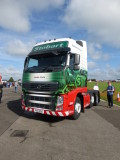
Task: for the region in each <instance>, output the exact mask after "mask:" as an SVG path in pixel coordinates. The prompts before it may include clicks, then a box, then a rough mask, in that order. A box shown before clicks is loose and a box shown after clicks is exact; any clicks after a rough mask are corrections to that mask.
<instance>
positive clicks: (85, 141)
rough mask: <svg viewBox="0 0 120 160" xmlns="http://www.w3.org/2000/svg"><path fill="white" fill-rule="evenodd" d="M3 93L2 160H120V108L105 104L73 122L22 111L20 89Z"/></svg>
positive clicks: (0, 114)
mask: <svg viewBox="0 0 120 160" xmlns="http://www.w3.org/2000/svg"><path fill="white" fill-rule="evenodd" d="M3 93H4V94H3V98H2V103H1V104H0V160H8V159H9V160H38V159H39V160H120V107H118V106H114V107H113V108H108V107H107V102H104V101H101V102H100V104H99V106H95V107H92V108H90V109H86V110H85V113H81V115H80V117H79V119H78V120H71V119H70V118H68V117H66V118H60V117H52V116H45V115H41V114H34V113H28V112H26V111H25V112H24V111H22V109H21V88H20V87H19V90H18V93H15V92H14V88H4V89H3Z"/></svg>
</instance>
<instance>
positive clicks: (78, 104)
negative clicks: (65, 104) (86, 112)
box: [72, 97, 81, 120]
mask: <svg viewBox="0 0 120 160" xmlns="http://www.w3.org/2000/svg"><path fill="white" fill-rule="evenodd" d="M80 112H81V101H80V98H78V97H76V100H75V104H74V114H73V116H72V118H73V119H74V120H76V119H78V118H79V116H80Z"/></svg>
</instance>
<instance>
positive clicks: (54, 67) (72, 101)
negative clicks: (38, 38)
mask: <svg viewBox="0 0 120 160" xmlns="http://www.w3.org/2000/svg"><path fill="white" fill-rule="evenodd" d="M87 75H88V69H87V44H86V41H83V40H73V39H71V38H61V39H54V40H49V41H44V42H41V43H37V44H36V45H35V46H34V47H33V49H32V51H31V52H30V53H29V54H28V56H27V57H26V59H25V62H24V70H23V77H22V92H23V94H22V109H23V110H26V111H28V112H35V113H41V114H47V115H52V116H61V117H66V116H71V117H72V118H73V119H78V118H79V116H80V113H81V112H84V110H85V108H86V107H91V106H92V105H98V103H99V102H100V94H99V91H94V90H88V89H87Z"/></svg>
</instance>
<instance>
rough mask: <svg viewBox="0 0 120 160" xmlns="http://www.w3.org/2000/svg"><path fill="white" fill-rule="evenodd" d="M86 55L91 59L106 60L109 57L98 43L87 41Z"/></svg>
mask: <svg viewBox="0 0 120 160" xmlns="http://www.w3.org/2000/svg"><path fill="white" fill-rule="evenodd" d="M88 56H90V58H92V59H93V60H100V59H102V60H105V61H107V60H108V59H109V58H110V57H109V55H108V54H107V53H104V52H103V51H102V46H101V45H100V44H98V43H88Z"/></svg>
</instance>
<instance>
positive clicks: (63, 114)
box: [22, 99, 74, 117]
mask: <svg viewBox="0 0 120 160" xmlns="http://www.w3.org/2000/svg"><path fill="white" fill-rule="evenodd" d="M22 109H23V110H25V111H28V112H34V113H41V114H46V115H51V116H59V117H67V116H71V115H73V114H74V111H51V110H47V109H43V108H38V107H28V106H27V107H26V106H25V102H24V100H23V99H22Z"/></svg>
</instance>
